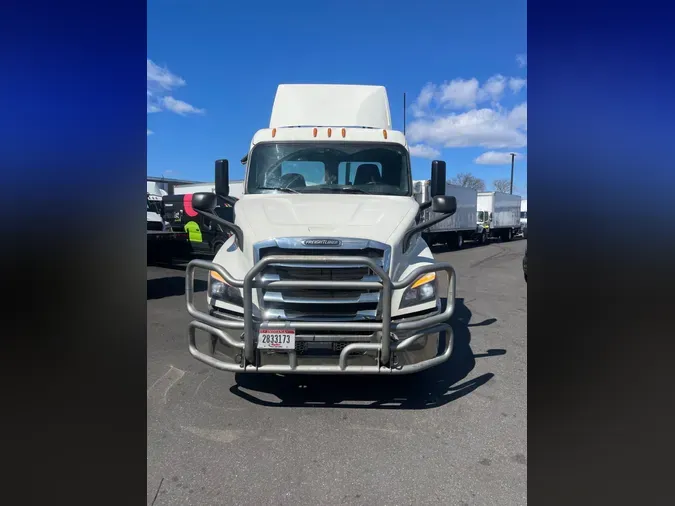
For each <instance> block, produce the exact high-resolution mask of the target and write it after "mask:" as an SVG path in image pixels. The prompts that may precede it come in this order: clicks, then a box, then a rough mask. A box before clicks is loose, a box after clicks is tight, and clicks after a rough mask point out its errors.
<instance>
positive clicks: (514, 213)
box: [477, 192, 520, 241]
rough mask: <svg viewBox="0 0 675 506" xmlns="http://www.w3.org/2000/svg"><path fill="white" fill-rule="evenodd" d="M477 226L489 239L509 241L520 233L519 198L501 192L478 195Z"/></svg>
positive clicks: (480, 193)
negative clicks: (482, 229) (483, 230)
mask: <svg viewBox="0 0 675 506" xmlns="http://www.w3.org/2000/svg"><path fill="white" fill-rule="evenodd" d="M477 206H478V224H479V225H480V226H482V227H484V228H485V230H486V232H487V233H488V235H489V237H498V238H500V239H502V240H504V241H510V240H511V239H513V237H514V236H515V235H517V234H518V233H520V196H518V195H511V194H508V193H502V192H479V193H478V200H477Z"/></svg>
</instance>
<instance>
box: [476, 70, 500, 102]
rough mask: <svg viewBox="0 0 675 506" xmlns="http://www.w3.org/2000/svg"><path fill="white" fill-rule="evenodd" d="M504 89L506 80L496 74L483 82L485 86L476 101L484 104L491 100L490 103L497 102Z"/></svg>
mask: <svg viewBox="0 0 675 506" xmlns="http://www.w3.org/2000/svg"><path fill="white" fill-rule="evenodd" d="M505 88H506V78H505V77H504V76H503V75H501V74H496V75H494V76H492V77H491V78H490V79H488V80H487V81H485V84H484V85H483V86H482V87H481V89H480V91H479V92H478V101H479V102H484V101H488V100H491V101H492V102H499V99H501V98H502V95H503V94H504V89H505Z"/></svg>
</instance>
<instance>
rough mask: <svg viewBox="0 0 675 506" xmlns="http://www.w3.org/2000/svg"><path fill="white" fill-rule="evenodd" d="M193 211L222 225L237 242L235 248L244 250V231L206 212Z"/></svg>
mask: <svg viewBox="0 0 675 506" xmlns="http://www.w3.org/2000/svg"><path fill="white" fill-rule="evenodd" d="M195 211H197V212H198V213H199V214H201V215H202V216H206V217H207V218H208V219H210V220H212V221H215V222H216V223H218V224H219V225H222V226H223V227H225V228H226V229H227V230H229V231H230V232H232V233H233V234H234V237H235V238H236V240H237V247H238V248H239V249H241V250H243V249H244V231H243V230H242V229H241V228H239V227H238V226H237V225H235V224H234V223H230V222H229V221H227V220H224V219H223V218H221V217H220V216H216V215H215V214H213V213H207V212H206V211H200V210H199V209H195Z"/></svg>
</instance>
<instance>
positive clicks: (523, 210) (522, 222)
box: [520, 199, 527, 239]
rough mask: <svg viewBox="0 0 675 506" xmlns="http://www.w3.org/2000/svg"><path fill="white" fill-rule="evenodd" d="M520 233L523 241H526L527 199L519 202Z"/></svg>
mask: <svg viewBox="0 0 675 506" xmlns="http://www.w3.org/2000/svg"><path fill="white" fill-rule="evenodd" d="M520 232H521V233H522V234H523V239H527V199H523V200H522V201H521V202H520Z"/></svg>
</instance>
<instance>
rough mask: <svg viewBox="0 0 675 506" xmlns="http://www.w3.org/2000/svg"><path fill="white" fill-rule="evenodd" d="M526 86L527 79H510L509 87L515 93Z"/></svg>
mask: <svg viewBox="0 0 675 506" xmlns="http://www.w3.org/2000/svg"><path fill="white" fill-rule="evenodd" d="M525 86H527V79H522V78H520V77H512V78H511V79H509V88H511V91H512V92H513V93H519V92H520V90H522V89H523V88H524V87H525Z"/></svg>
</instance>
